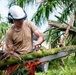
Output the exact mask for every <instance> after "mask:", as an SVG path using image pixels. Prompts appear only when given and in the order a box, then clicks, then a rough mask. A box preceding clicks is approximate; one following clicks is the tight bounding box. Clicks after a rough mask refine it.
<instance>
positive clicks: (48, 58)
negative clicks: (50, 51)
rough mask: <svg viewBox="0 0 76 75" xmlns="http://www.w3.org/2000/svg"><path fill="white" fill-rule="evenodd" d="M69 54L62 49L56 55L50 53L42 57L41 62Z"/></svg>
mask: <svg viewBox="0 0 76 75" xmlns="http://www.w3.org/2000/svg"><path fill="white" fill-rule="evenodd" d="M68 54H69V53H68V52H67V51H62V52H59V53H56V54H54V55H49V56H45V57H42V58H40V62H45V61H50V60H53V59H57V58H61V57H65V56H67V55H68Z"/></svg>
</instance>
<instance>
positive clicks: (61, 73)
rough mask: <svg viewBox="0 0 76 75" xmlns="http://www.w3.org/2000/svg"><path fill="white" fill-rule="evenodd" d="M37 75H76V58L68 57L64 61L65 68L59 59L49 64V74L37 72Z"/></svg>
mask: <svg viewBox="0 0 76 75" xmlns="http://www.w3.org/2000/svg"><path fill="white" fill-rule="evenodd" d="M35 75H76V58H75V56H68V57H66V58H65V59H64V66H62V65H61V64H60V61H59V59H56V60H52V61H50V62H49V68H48V71H47V72H36V73H35Z"/></svg>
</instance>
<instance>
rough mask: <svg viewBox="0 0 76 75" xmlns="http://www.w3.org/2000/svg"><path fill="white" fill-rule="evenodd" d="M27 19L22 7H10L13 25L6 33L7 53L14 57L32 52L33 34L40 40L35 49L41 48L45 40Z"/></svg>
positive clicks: (9, 17)
mask: <svg viewBox="0 0 76 75" xmlns="http://www.w3.org/2000/svg"><path fill="white" fill-rule="evenodd" d="M26 17H27V15H26V13H25V12H24V10H23V9H22V8H21V7H19V6H17V5H14V6H12V7H10V9H9V13H8V19H9V22H12V23H13V25H12V27H11V28H10V29H9V30H8V31H7V33H6V51H7V52H8V53H9V54H12V55H14V56H17V55H16V54H18V55H19V56H23V55H24V54H26V53H29V52H31V51H32V49H33V34H34V35H36V37H37V38H38V40H37V41H36V42H35V46H34V48H36V47H39V46H40V44H41V43H42V42H43V40H44V39H43V37H42V35H41V33H40V32H39V30H38V29H37V27H36V26H35V25H34V23H32V22H29V21H27V20H26ZM7 75H9V74H7Z"/></svg>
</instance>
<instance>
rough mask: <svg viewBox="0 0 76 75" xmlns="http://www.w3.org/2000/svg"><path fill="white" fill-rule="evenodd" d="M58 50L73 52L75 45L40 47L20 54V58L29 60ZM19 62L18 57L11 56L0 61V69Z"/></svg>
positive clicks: (75, 48) (75, 49)
mask: <svg viewBox="0 0 76 75" xmlns="http://www.w3.org/2000/svg"><path fill="white" fill-rule="evenodd" d="M60 51H69V53H71V52H75V51H76V45H75V46H66V47H61V48H53V49H51V50H48V49H47V50H46V49H44V48H43V47H41V48H40V50H39V51H37V52H33V53H28V54H25V55H24V56H22V59H23V60H24V61H29V60H33V59H35V58H41V57H44V56H48V55H51V54H55V53H58V52H60ZM19 62H20V60H19V59H18V58H11V59H8V60H5V61H0V70H2V69H6V68H7V67H9V66H11V65H14V64H17V63H19Z"/></svg>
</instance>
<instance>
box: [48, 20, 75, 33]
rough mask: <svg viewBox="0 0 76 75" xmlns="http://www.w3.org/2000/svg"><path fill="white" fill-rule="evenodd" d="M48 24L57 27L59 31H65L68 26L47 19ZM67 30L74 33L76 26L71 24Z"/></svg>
mask: <svg viewBox="0 0 76 75" xmlns="http://www.w3.org/2000/svg"><path fill="white" fill-rule="evenodd" d="M48 24H49V25H50V26H52V27H56V28H59V30H61V31H65V30H66V28H67V26H68V25H66V24H61V23H56V22H53V21H48ZM69 32H71V33H74V34H76V28H75V27H72V26H71V28H70V30H69Z"/></svg>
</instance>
